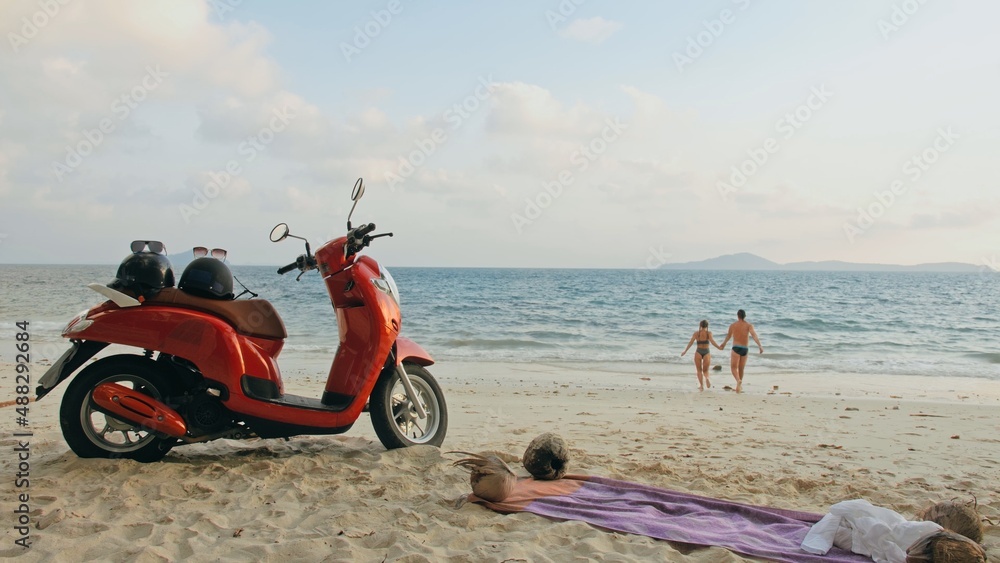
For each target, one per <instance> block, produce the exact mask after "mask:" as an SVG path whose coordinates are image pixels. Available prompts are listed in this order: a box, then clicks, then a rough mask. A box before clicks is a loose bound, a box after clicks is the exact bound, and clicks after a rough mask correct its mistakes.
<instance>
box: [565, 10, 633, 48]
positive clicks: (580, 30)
mask: <svg viewBox="0 0 1000 563" xmlns="http://www.w3.org/2000/svg"><path fill="white" fill-rule="evenodd" d="M622 27H623V24H622V23H621V22H616V21H613V20H606V19H604V18H602V17H600V16H598V17H594V18H589V19H577V20H573V21H572V22H571V23H570V24H569V25H568V26H566V27H565V28H564V29H563V30H561V31H560V32H559V35H560V36H561V37H563V38H565V39H573V40H576V41H583V42H584V43H593V44H594V45H599V44H601V43H603V42H604V41H605V40H607V39H608V38H609V37H611V36H612V35H614V34H615V32H617V31H618V30H619V29H621V28H622Z"/></svg>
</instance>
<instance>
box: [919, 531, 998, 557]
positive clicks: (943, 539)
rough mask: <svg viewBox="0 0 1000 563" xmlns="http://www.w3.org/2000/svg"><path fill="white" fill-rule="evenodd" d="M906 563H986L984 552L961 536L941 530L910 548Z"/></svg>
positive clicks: (976, 544) (977, 545)
mask: <svg viewBox="0 0 1000 563" xmlns="http://www.w3.org/2000/svg"><path fill="white" fill-rule="evenodd" d="M906 563H986V551H985V550H983V546H981V545H979V544H978V543H976V542H974V541H972V540H970V539H969V538H967V537H965V536H963V535H959V534H956V533H954V532H949V531H948V530H941V531H939V532H934V533H933V534H928V535H926V536H924V537H923V538H920V539H919V540H917V543H915V544H913V545H912V546H910V548H909V549H907V550H906Z"/></svg>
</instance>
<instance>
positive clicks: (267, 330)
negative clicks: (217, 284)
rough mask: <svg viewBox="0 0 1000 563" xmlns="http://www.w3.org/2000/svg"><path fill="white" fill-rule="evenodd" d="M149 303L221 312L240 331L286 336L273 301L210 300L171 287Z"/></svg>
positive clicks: (259, 335)
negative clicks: (272, 303)
mask: <svg viewBox="0 0 1000 563" xmlns="http://www.w3.org/2000/svg"><path fill="white" fill-rule="evenodd" d="M145 303H146V304H148V305H165V306H170V307H183V308H185V309H194V310H197V311H203V312H206V313H212V314H214V315H218V316H220V317H222V318H223V319H225V320H226V322H228V323H229V324H231V325H233V326H234V327H235V328H236V332H239V333H240V334H245V335H247V336H258V337H260V338H273V339H284V338H287V337H288V333H287V332H285V323H284V322H283V321H282V320H281V316H279V315H278V311H277V310H276V309H275V308H274V306H273V305H271V303H270V302H269V301H265V300H263V299H246V300H242V301H222V300H215V299H206V298H204V297H196V296H194V295H190V294H188V293H184V292H183V291H180V290H179V289H176V288H173V287H168V288H165V289H162V290H160V292H159V293H157V294H156V296H155V297H152V298H150V299H147V300H146V302H145Z"/></svg>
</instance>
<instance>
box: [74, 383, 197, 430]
mask: <svg viewBox="0 0 1000 563" xmlns="http://www.w3.org/2000/svg"><path fill="white" fill-rule="evenodd" d="M91 397H92V399H93V401H94V403H96V404H97V406H98V407H100V408H101V410H102V411H103V412H105V413H107V414H110V415H111V416H114V417H115V418H120V419H122V420H125V421H127V422H131V423H132V424H136V425H139V426H143V427H145V428H151V429H153V430H155V431H157V432H160V433H163V434H166V435H168V436H173V437H174V438H180V437H181V436H183V435H185V434H186V433H187V425H186V424H184V419H183V418H182V417H181V415H179V414H177V411H175V410H174V409H172V408H170V407H168V406H167V405H165V404H163V403H161V402H160V401H157V400H156V399H154V398H152V397H150V396H149V395H144V394H142V393H140V392H139V391H136V390H135V389H129V388H128V387H125V386H124V385H119V384H117V383H102V384H100V385H98V386H97V387H95V388H94V391H93V393H91Z"/></svg>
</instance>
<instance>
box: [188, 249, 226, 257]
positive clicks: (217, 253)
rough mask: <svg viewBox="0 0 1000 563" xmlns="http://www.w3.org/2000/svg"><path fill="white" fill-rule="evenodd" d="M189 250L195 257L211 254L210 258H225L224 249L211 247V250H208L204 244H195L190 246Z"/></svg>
mask: <svg viewBox="0 0 1000 563" xmlns="http://www.w3.org/2000/svg"><path fill="white" fill-rule="evenodd" d="M191 251H192V252H194V257H195V258H201V257H203V256H208V255H209V254H211V255H212V258H215V259H216V260H225V259H226V251H225V250H223V249H221V248H213V249H212V250H209V249H207V248H205V247H204V246H196V247H194V248H192V249H191Z"/></svg>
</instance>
